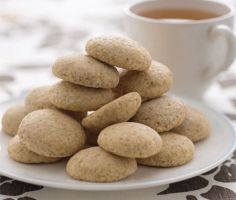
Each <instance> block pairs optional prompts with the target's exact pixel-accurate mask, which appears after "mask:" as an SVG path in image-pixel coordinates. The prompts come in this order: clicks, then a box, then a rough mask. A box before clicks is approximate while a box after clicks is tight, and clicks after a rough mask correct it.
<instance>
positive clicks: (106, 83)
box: [52, 54, 119, 88]
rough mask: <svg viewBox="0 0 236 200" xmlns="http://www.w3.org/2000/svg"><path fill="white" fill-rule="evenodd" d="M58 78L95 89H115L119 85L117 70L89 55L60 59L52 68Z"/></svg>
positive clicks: (74, 55)
mask: <svg viewBox="0 0 236 200" xmlns="http://www.w3.org/2000/svg"><path fill="white" fill-rule="evenodd" d="M52 72H53V74H54V75H55V76H57V77H58V78H61V79H63V80H65V81H69V82H71V83H75V84H79V85H83V86H86V87H93V88H114V87H116V86H117V85H118V83H119V73H118V71H117V69H116V68H115V67H113V66H110V65H108V64H105V63H102V62H100V61H98V60H96V59H94V58H92V57H91V56H88V55H78V54H73V55H70V56H63V57H60V58H58V59H57V60H56V61H55V63H54V64H53V66H52Z"/></svg>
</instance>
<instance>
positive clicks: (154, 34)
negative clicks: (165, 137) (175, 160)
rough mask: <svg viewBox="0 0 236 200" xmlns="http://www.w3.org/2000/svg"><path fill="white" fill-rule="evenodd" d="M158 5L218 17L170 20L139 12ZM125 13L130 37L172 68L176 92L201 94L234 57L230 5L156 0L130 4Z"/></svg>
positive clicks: (174, 90)
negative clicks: (150, 16) (209, 13)
mask: <svg viewBox="0 0 236 200" xmlns="http://www.w3.org/2000/svg"><path fill="white" fill-rule="evenodd" d="M157 8H158V9H161V8H162V9H195V10H196V9H197V10H202V11H206V12H211V13H215V14H217V17H214V18H208V19H200V20H181V19H178V20H176V19H174V20H171V19H154V18H149V17H143V16H141V15H140V13H141V12H144V11H148V10H154V9H157ZM125 13H126V20H125V24H126V31H127V34H128V36H130V37H131V38H133V39H134V40H137V41H138V42H140V43H141V44H142V45H143V46H144V47H146V48H147V49H148V50H149V51H150V53H151V55H152V57H153V59H155V60H157V61H159V62H162V63H164V64H165V65H167V66H168V67H169V68H170V69H171V70H172V72H173V74H174V84H173V89H172V91H173V92H174V93H176V94H179V95H187V96H192V97H196V98H200V97H202V96H203V93H204V92H205V90H206V88H207V87H208V86H209V84H210V82H211V80H212V79H213V78H214V77H215V76H216V75H218V74H219V73H220V72H222V71H224V70H226V69H227V68H228V67H229V66H230V65H231V64H232V62H233V61H234V59H235V55H236V39H235V36H234V34H233V32H232V27H233V21H234V14H235V12H234V8H233V7H231V6H230V5H227V4H225V3H219V2H216V1H209V0H204V1H202V0H154V1H143V2H138V3H134V4H131V5H129V6H128V7H127V8H126V9H125Z"/></svg>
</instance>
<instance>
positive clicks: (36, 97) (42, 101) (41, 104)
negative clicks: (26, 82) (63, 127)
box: [25, 86, 87, 121]
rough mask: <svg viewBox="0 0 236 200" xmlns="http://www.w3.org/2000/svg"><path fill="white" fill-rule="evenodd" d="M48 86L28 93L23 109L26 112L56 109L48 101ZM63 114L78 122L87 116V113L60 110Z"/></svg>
mask: <svg viewBox="0 0 236 200" xmlns="http://www.w3.org/2000/svg"><path fill="white" fill-rule="evenodd" d="M50 88H51V87H50V86H42V87H38V88H35V89H33V90H31V91H30V93H29V94H28V95H27V97H26V99H25V107H26V109H27V112H32V111H35V110H41V109H47V108H48V109H58V108H57V107H56V106H54V105H53V104H52V103H51V102H50V101H49V91H50ZM61 111H62V112H64V113H65V114H68V115H70V116H71V117H73V118H75V119H76V120H78V121H81V119H83V118H84V117H85V116H87V112H78V111H77V112H73V111H67V110H61Z"/></svg>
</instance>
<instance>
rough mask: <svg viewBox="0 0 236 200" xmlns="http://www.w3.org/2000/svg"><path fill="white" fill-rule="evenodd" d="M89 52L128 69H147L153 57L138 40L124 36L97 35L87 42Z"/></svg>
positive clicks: (97, 57)
mask: <svg viewBox="0 0 236 200" xmlns="http://www.w3.org/2000/svg"><path fill="white" fill-rule="evenodd" d="M86 51H87V53H88V54H89V55H90V56H92V57H94V58H96V59H98V60H101V61H103V62H105V63H108V64H110V65H113V66H117V67H120V68H124V69H128V70H137V71H144V70H147V69H148V68H149V67H150V65H151V61H152V58H151V56H150V54H149V53H148V51H147V50H146V49H145V48H144V47H142V46H141V45H140V44H138V43H137V42H136V41H134V40H131V39H128V38H124V37H96V38H93V39H90V40H89V41H88V42H87V44H86Z"/></svg>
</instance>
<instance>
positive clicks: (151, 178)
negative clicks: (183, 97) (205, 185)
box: [0, 99, 236, 191]
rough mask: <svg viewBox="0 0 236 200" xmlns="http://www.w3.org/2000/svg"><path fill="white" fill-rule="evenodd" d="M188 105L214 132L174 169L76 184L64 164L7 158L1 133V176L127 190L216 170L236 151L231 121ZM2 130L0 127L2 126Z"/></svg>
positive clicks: (3, 107) (66, 186)
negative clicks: (206, 121)
mask: <svg viewBox="0 0 236 200" xmlns="http://www.w3.org/2000/svg"><path fill="white" fill-rule="evenodd" d="M19 101H21V99H18V100H12V101H9V102H6V103H3V104H0V119H1V116H2V114H3V112H4V111H5V110H6V108H7V107H9V106H10V105H12V104H15V103H18V102H19ZM187 102H188V103H190V104H191V105H193V106H194V107H196V108H198V109H199V110H201V111H203V112H204V113H205V114H206V116H207V117H208V118H209V120H210V122H211V124H212V133H211V135H210V136H209V138H208V139H206V140H204V141H202V142H199V143H197V144H196V154H195V157H194V159H193V160H192V161H191V162H190V163H188V164H186V165H183V166H180V167H175V168H151V167H139V168H138V171H137V172H136V173H135V174H134V175H132V176H130V177H128V178H127V179H124V180H121V181H119V182H114V183H89V182H82V181H76V180H73V179H71V178H70V177H69V176H67V174H66V172H65V164H66V161H64V162H59V163H56V164H41V165H26V164H20V163H17V162H14V161H13V160H11V159H10V158H9V157H8V155H7V142H8V140H9V139H10V137H9V136H7V135H6V134H4V133H2V132H1V133H0V173H1V174H3V175H6V176H8V177H11V178H14V179H17V180H21V181H25V182H28V183H34V184H38V185H43V186H49V187H54V188H63V189H73V190H90V191H95V190H101V191H108V190H127V189H137V188H147V187H152V186H159V185H164V184H169V183H173V182H177V181H181V180H184V179H187V178H191V177H193V176H196V175H199V174H201V173H204V172H206V171H208V170H211V169H212V168H214V167H216V166H217V165H219V164H220V163H222V162H223V161H225V160H226V159H227V157H228V156H229V155H230V154H231V153H232V152H233V150H234V147H235V143H236V134H235V132H234V129H233V127H232V125H231V124H230V122H229V120H227V119H226V118H225V117H224V116H223V115H221V114H219V113H217V112H215V111H214V110H212V109H210V108H209V107H207V106H206V105H203V104H202V103H199V102H196V101H193V100H187ZM0 130H1V127H0Z"/></svg>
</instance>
